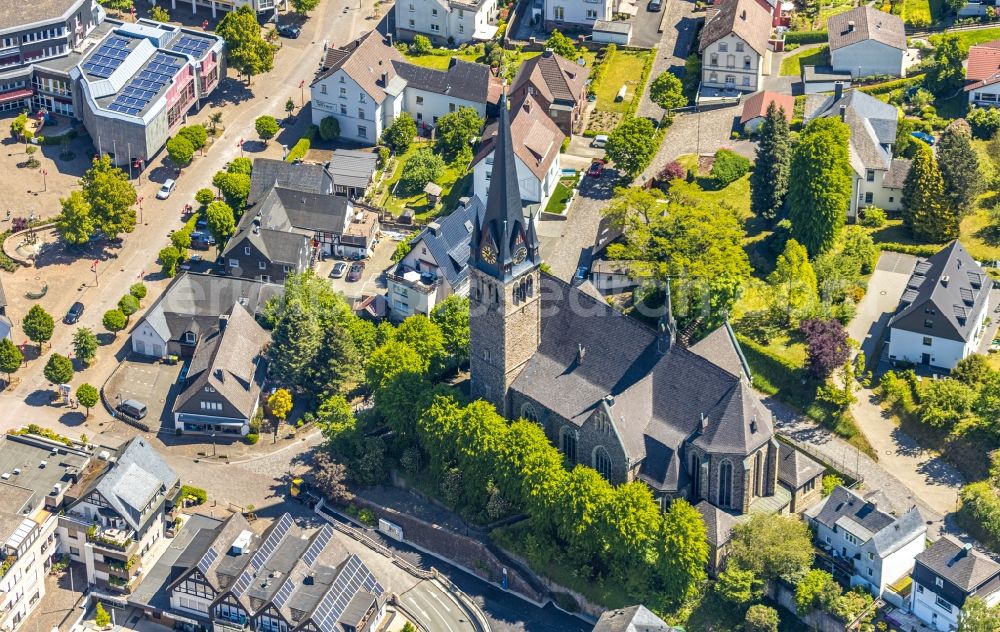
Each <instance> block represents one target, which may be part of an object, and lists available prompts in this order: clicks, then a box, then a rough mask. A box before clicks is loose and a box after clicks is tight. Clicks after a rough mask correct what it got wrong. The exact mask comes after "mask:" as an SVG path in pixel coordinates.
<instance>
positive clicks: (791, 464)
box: [778, 441, 826, 489]
mask: <svg viewBox="0 0 1000 632" xmlns="http://www.w3.org/2000/svg"><path fill="white" fill-rule="evenodd" d="M824 471H826V468H825V467H823V466H822V465H820V464H819V463H817V462H816V461H814V460H812V459H811V458H809V456H807V455H806V454H805V453H804V452H800V451H798V450H796V449H795V448H793V447H792V446H790V445H788V444H787V443H785V442H783V441H782V442H779V443H778V480H779V481H781V482H782V483H784V484H786V485H788V486H789V487H791V488H792V489H798V488H800V487H802V486H803V485H805V484H806V483H808V482H809V481H811V480H812V479H814V478H816V477H817V476H819V475H820V474H822V473H823V472H824Z"/></svg>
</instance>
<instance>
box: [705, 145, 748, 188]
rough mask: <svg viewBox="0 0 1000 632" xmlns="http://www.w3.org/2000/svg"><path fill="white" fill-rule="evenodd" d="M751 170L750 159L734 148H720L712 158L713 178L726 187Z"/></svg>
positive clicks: (721, 186) (722, 186)
mask: <svg viewBox="0 0 1000 632" xmlns="http://www.w3.org/2000/svg"><path fill="white" fill-rule="evenodd" d="M748 171H750V161H749V160H748V159H746V158H744V157H743V156H741V155H739V154H738V153H736V152H735V151H733V150H732V149H720V150H718V151H716V152H715V156H714V158H713V160H712V179H713V180H715V184H716V186H718V187H719V188H724V187H727V186H729V185H730V184H732V183H733V182H736V181H737V180H739V179H740V178H742V177H743V176H745V175H746V174H747V172H748Z"/></svg>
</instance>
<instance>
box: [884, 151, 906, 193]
mask: <svg viewBox="0 0 1000 632" xmlns="http://www.w3.org/2000/svg"><path fill="white" fill-rule="evenodd" d="M909 174H910V161H909V160H907V159H906V158H893V159H892V165H890V167H889V173H887V174H885V178H883V179H882V186H884V187H885V188H887V189H899V190H902V188H903V185H904V184H906V176H908V175H909Z"/></svg>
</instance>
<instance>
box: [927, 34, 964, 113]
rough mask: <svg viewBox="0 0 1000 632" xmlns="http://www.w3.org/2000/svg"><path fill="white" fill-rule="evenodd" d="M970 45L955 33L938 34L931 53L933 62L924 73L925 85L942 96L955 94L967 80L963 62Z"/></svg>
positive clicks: (946, 96)
mask: <svg viewBox="0 0 1000 632" xmlns="http://www.w3.org/2000/svg"><path fill="white" fill-rule="evenodd" d="M968 52H969V50H968V47H967V46H965V45H964V44H962V41H961V40H960V39H959V37H958V36H957V35H955V34H948V33H944V34H942V35H939V36H938V39H937V41H936V43H935V44H934V50H933V52H932V53H931V62H930V65H929V66H928V67H927V74H926V75H924V86H925V87H927V89H928V90H930V91H931V92H933V93H934V94H935V95H936V96H938V97H941V98H945V99H946V98H948V97H951V96H953V95H954V94H955V93H956V92H958V90H959V89H961V87H962V84H963V83H964V82H965V70H964V69H963V67H962V62H964V61H965V58H966V56H967V55H968Z"/></svg>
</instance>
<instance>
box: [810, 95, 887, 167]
mask: <svg viewBox="0 0 1000 632" xmlns="http://www.w3.org/2000/svg"><path fill="white" fill-rule="evenodd" d="M841 107H843V108H844V122H845V123H846V124H847V126H848V127H849V128H850V129H851V145H850V158H851V166H852V167H853V168H854V171H855V172H856V173H857V174H858V175H859V176H864V175H865V170H866V169H884V170H888V169H890V168H891V167H892V164H893V160H892V152H891V151H890V146H891V145H892V144H893V143H895V142H896V126H897V115H896V108H895V107H894V106H892V105H889V104H888V103H885V102H884V101H880V100H879V99H876V98H875V97H873V96H871V95H868V94H865V93H864V92H861V91H860V90H847V91H845V92H844V93H843V95H842V96H841V98H840V99H837V98H836V97H835V96H830V97H827V99H826V101H824V102H823V104H822V105H821V106H820V107H819V109H818V110H817V111H816V112H815V113H814V114H813V115H812V117H811V118H827V117H840V116H841ZM900 167H902V165H900V166H899V167H897V168H900ZM894 177H895V178H898V177H899V174H898V173H897V174H896V175H895V176H894ZM902 177H903V178H904V179H905V178H906V175H905V174H903V175H902Z"/></svg>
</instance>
